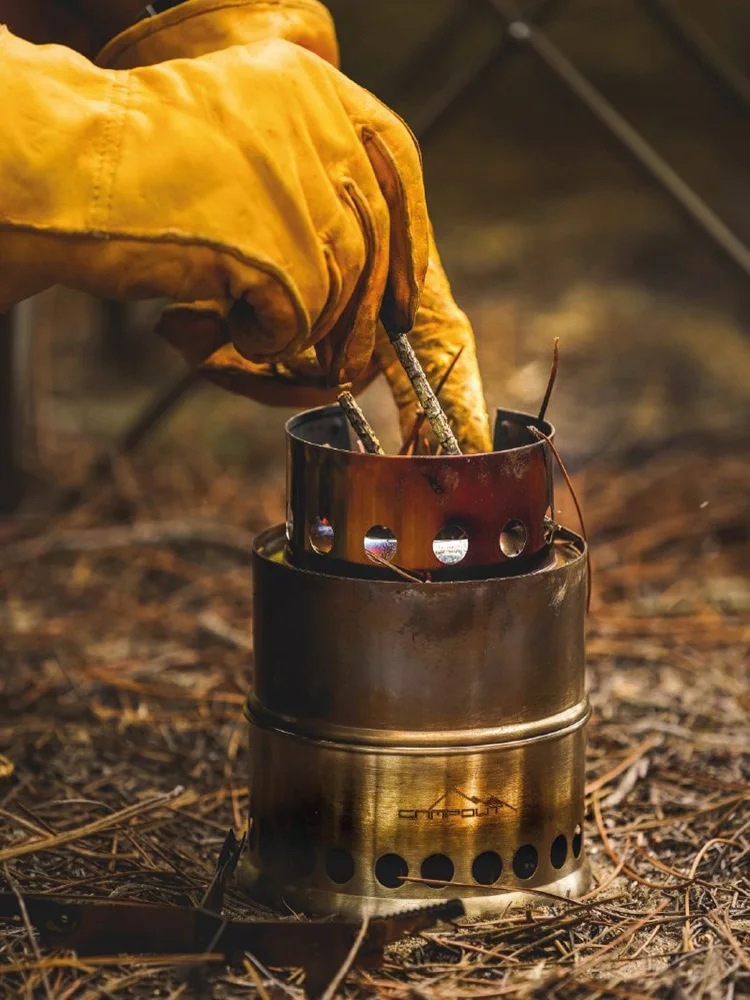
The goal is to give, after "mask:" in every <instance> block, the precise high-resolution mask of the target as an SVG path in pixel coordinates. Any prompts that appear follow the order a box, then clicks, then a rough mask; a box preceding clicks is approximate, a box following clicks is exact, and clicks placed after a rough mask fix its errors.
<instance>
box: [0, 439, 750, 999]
mask: <svg viewBox="0 0 750 1000" xmlns="http://www.w3.org/2000/svg"><path fill="white" fill-rule="evenodd" d="M747 444H748V440H747V438H746V437H745V436H742V435H740V436H738V437H737V438H736V439H735V440H734V441H731V442H730V441H725V442H723V443H719V442H715V443H714V445H713V446H712V448H711V449H710V450H707V449H700V448H694V447H692V448H691V447H683V446H676V447H674V448H673V449H668V450H662V451H659V453H658V454H657V455H655V456H654V457H652V458H650V459H645V460H641V461H639V463H638V465H637V466H630V467H622V466H619V467H618V466H605V465H600V466H595V465H591V466H589V467H587V469H586V470H585V472H582V473H580V474H579V475H578V476H577V483H578V488H579V490H580V493H581V496H582V499H583V502H584V506H585V509H586V511H587V514H588V530H589V534H590V538H591V541H592V545H593V552H594V581H595V590H594V600H593V605H592V613H591V616H590V618H589V624H588V663H589V684H590V688H591V695H592V699H593V705H594V716H593V719H592V721H591V723H590V726H589V740H590V745H589V753H588V793H587V801H588V814H587V825H586V844H587V850H588V851H589V854H590V857H591V859H592V862H593V866H594V870H595V873H596V880H597V881H596V887H595V888H594V889H593V891H592V892H591V893H590V895H589V897H587V899H586V900H584V901H583V902H582V903H567V904H564V905H560V906H552V907H549V908H548V907H546V906H545V901H544V900H540V905H539V906H538V907H534V908H533V909H531V910H530V911H529V912H528V913H527V914H526V915H524V916H522V917H518V916H511V915H506V916H504V917H502V916H500V917H498V918H497V919H495V920H484V921H482V922H479V923H475V924H470V923H468V924H466V923H465V924H460V925H458V926H455V927H440V928H438V929H436V930H435V931H434V932H431V933H429V934H427V935H424V936H423V937H422V938H420V939H415V940H414V941H413V942H412V943H411V944H410V945H409V947H407V948H403V947H402V948H399V949H396V950H395V951H394V953H393V954H391V955H390V956H389V958H388V961H387V962H386V964H385V965H384V966H383V967H382V968H381V969H379V970H377V971H374V972H373V971H371V972H358V971H356V970H355V971H353V972H352V973H350V975H349V977H348V978H347V980H346V984H345V986H343V987H342V988H341V990H340V992H339V994H338V995H341V996H357V997H359V996H362V997H365V996H375V995H377V996H381V997H394V998H399V997H403V998H405V1000H406V998H411V997H417V996H419V997H427V996H429V997H436V998H437V997H445V998H453V997H464V996H466V997H470V996H476V997H489V996H511V997H516V996H517V997H548V996H556V997H573V996H607V997H609V996H613V997H628V998H636V997H664V998H667V997H669V998H678V997H679V998H682V997H696V998H698V997H711V998H713V997H717V998H726V997H734V996H736V997H739V996H743V995H748V994H749V993H750V947H749V946H750V879H749V878H748V872H750V785H749V784H748V778H749V777H750V770H749V768H748V761H749V760H750V742H749V741H748V726H747V713H748V709H750V700H748V691H749V690H750V688H749V687H748V656H747V651H748V645H749V644H750V586H749V585H748V577H747V572H746V567H747V561H748V557H750V538H749V537H748V521H747V495H748V490H749V489H750V468H748V463H747V461H746V449H747ZM183 448H185V443H184V442H183ZM191 498H192V499H191ZM281 502H282V498H281V484H280V483H279V482H278V481H277V480H271V481H270V482H268V483H267V484H264V483H263V482H259V481H258V480H257V479H256V478H255V477H254V476H253V475H252V474H247V473H245V474H243V473H242V472H241V471H238V469H237V468H234V469H231V470H230V471H226V472H223V473H222V472H217V470H216V468H215V467H209V468H208V469H206V468H205V467H202V464H201V461H197V460H196V456H195V454H194V453H191V452H190V451H189V450H185V451H184V452H183V454H182V456H181V457H180V460H179V461H178V460H177V457H176V456H175V457H173V460H172V461H165V462H164V463H162V464H159V465H157V464H154V463H153V461H152V460H151V457H145V456H144V457H143V458H142V459H138V460H136V461H134V462H128V463H122V464H121V465H120V467H119V468H118V473H117V483H116V485H115V486H113V487H110V488H107V489H105V490H104V492H103V493H101V494H100V495H98V496H97V497H94V498H92V499H91V500H89V501H88V502H87V503H86V504H85V505H84V506H83V507H82V508H80V509H79V510H77V511H76V512H74V513H73V514H72V515H69V516H68V517H67V518H66V519H65V520H64V521H62V522H58V523H57V524H55V525H48V526H47V527H46V528H45V529H44V530H43V531H42V532H37V533H36V534H34V535H32V536H29V537H15V539H13V538H11V537H10V536H11V535H16V536H17V534H18V532H17V527H16V529H15V531H13V530H12V529H10V528H8V529H6V539H5V545H4V547H3V549H2V559H1V560H0V567H1V568H0V587H2V594H3V603H2V611H1V612H0V642H1V643H2V650H3V653H2V664H3V670H2V675H1V676H2V679H1V680H0V685H1V690H2V696H1V697H0V705H1V706H2V716H1V717H0V752H2V754H3V757H2V758H0V763H1V764H2V770H1V771H0V816H1V817H2V822H1V823H0V860H2V863H3V865H4V868H3V873H4V881H6V883H7V882H8V881H10V880H12V884H13V885H15V886H16V887H17V889H18V890H19V891H21V892H24V891H25V892H32V891H34V892H38V891H44V892H57V893H66V892H68V893H70V892H75V893H88V894H91V895H94V896H123V897H129V898H138V899H143V900H151V901H170V902H177V903H180V902H186V901H188V900H190V901H193V902H195V901H197V899H198V898H199V897H200V895H201V893H202V891H203V889H204V888H205V885H206V883H207V882H208V880H209V878H210V875H211V871H212V867H213V864H214V863H215V860H216V856H217V853H218V850H219V847H220V845H221V843H222V841H223V839H224V835H225V833H226V831H227V829H228V828H229V827H231V826H234V827H235V828H237V829H239V828H241V827H242V825H243V823H244V819H245V809H246V804H247V794H248V788H247V761H246V756H245V723H244V721H243V717H242V702H243V699H244V697H245V692H246V690H247V683H248V676H249V673H250V671H251V670H252V642H251V638H250V630H249V620H250V596H251V584H250V575H249V567H248V550H249V545H250V540H251V538H252V535H253V533H254V532H255V531H256V530H257V529H259V528H260V527H262V526H264V525H266V524H268V523H269V522H271V521H273V520H276V519H278V516H279V512H280V510H281ZM561 506H562V507H563V508H565V509H567V506H568V505H567V504H566V503H565V502H563V501H562V496H561ZM564 516H565V518H566V520H569V521H570V517H569V516H568V515H567V514H565V515H564ZM571 523H572V522H571ZM149 526H150V527H149ZM177 786H181V788H182V791H180V792H179V793H177V795H176V797H173V798H172V799H171V800H169V801H168V802H164V800H163V798H160V797H163V796H164V795H165V794H166V793H169V792H170V791H172V790H173V789H175V788H176V787H177ZM134 804H135V805H138V804H140V806H141V808H142V814H139V812H138V810H136V815H135V816H132V814H131V813H129V812H128V813H126V814H125V817H126V818H125V819H123V820H121V819H120V818H119V817H120V814H121V811H122V810H123V809H127V808H128V807H130V806H133V805H134ZM95 820H102V821H104V822H103V825H102V830H101V832H99V833H97V834H95V835H90V836H87V837H85V838H79V837H78V836H77V835H76V834H75V833H74V832H73V831H76V830H77V829H78V828H80V827H81V826H82V825H84V824H86V823H90V822H92V821H95ZM66 831H68V832H71V834H70V840H69V842H68V843H67V844H65V845H63V846H54V845H53V847H52V848H50V849H46V850H35V851H33V853H30V854H29V853H24V845H25V844H27V843H28V842H29V841H31V840H34V839H37V838H40V837H41V838H48V837H52V836H55V835H58V834H61V833H65V832H66ZM229 912H230V913H231V914H232V915H240V914H253V913H256V914H257V912H258V911H257V908H254V907H252V906H251V905H250V904H248V903H247V902H245V901H243V900H242V899H241V897H239V896H238V895H236V894H233V895H232V896H231V898H230V903H229ZM289 919H296V918H295V917H293V916H290V917H289ZM293 961H294V957H293V956H290V962H292V963H293ZM45 978H46V983H47V985H48V986H49V989H50V991H51V995H52V996H54V997H60V998H62V997H75V998H77V1000H78V998H84V997H85V998H87V1000H91V998H93V997H98V996H111V995H117V996H143V997H147V996H157V995H160V996H169V997H177V996H183V995H184V996H216V997H243V996H258V997H266V996H274V997H275V996H282V995H290V996H301V993H300V991H299V988H298V983H299V974H298V973H297V974H295V973H294V971H291V972H290V971H289V970H279V969H274V970H269V971H268V972H267V973H263V974H262V976H261V984H259V983H258V981H257V980H258V976H257V973H255V974H253V973H252V970H250V971H247V970H245V971H244V972H243V971H236V970H234V971H227V970H225V969H223V968H221V967H216V966H211V965H208V966H206V967H205V968H204V970H203V973H202V975H201V976H200V977H199V978H198V979H197V980H196V977H195V972H194V971H193V973H192V974H191V975H190V976H188V974H187V972H186V967H185V965H184V963H182V964H180V963H179V962H177V961H176V960H174V959H173V960H171V961H170V960H163V961H159V960H158V959H155V960H153V961H151V962H149V963H145V962H144V960H143V959H138V958H134V959H129V960H127V961H124V960H118V959H114V958H113V959H112V960H111V961H109V962H106V963H104V964H103V965H99V964H92V963H91V962H87V961H85V960H80V961H76V960H75V959H72V958H71V957H69V956H66V955H57V956H56V955H45V956H43V957H42V958H41V960H40V958H39V956H37V955H36V954H35V951H34V947H33V944H32V942H31V941H30V940H29V937H28V935H27V932H26V931H25V930H24V928H23V927H22V926H19V927H18V928H17V929H16V930H13V931H10V932H7V933H5V934H4V935H3V937H2V940H1V941H0V995H3V996H8V997H16V996H20V995H24V996H40V997H41V996H47V995H49V994H47V993H46V992H45V991H46V989H47V987H46V986H45Z"/></svg>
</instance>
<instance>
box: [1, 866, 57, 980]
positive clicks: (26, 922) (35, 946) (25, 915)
mask: <svg viewBox="0 0 750 1000" xmlns="http://www.w3.org/2000/svg"><path fill="white" fill-rule="evenodd" d="M3 871H4V872H5V880H6V882H7V883H8V885H9V886H10V888H11V891H12V892H13V895H14V896H15V897H16V900H17V901H18V909H19V910H20V911H21V919H22V920H23V926H24V927H25V928H26V934H27V936H28V938H29V942H30V944H31V950H32V951H33V952H34V957H35V958H36V960H37V962H41V961H42V953H41V951H40V950H39V942H38V941H37V939H36V934H35V933H34V928H33V927H32V925H31V920H30V919H29V911H28V910H27V909H26V903H25V902H24V899H23V895H22V894H21V890H20V889H19V888H18V885H17V884H16V881H15V879H14V878H13V876H12V875H11V873H10V868H9V867H8V862H7V861H6V862H5V863H4V865H3ZM40 971H41V976H42V982H43V983H44V991H45V993H46V994H47V997H48V1000H53V997H52V990H51V989H50V985H49V979H48V978H47V970H46V969H41V970H40Z"/></svg>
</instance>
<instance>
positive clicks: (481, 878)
mask: <svg viewBox="0 0 750 1000" xmlns="http://www.w3.org/2000/svg"><path fill="white" fill-rule="evenodd" d="M502 873H503V859H502V858H501V857H500V855H499V854H498V853H497V852H496V851H484V852H483V853H482V854H479V855H477V857H476V858H474V864H473V865H472V866H471V874H472V876H473V878H474V881H475V882H478V883H479V884H480V885H494V884H495V882H497V880H498V879H499V878H500V876H501V875H502Z"/></svg>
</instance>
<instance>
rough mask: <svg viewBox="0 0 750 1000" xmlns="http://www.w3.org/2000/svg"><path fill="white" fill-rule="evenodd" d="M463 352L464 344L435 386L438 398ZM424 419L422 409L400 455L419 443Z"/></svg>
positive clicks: (405, 453)
mask: <svg viewBox="0 0 750 1000" xmlns="http://www.w3.org/2000/svg"><path fill="white" fill-rule="evenodd" d="M463 353H464V347H463V344H462V345H461V347H459V349H458V350H457V351H456V353H455V354H454V355H453V357H452V358H451V360H450V362H449V364H448V367H447V368H446V369H445V371H444V372H443V374H442V375H441V376H440V381H439V382H438V384H437V385H436V386H435V395H436V397H437V398H438V400H439V399H440V393H441V392H442V391H443V388H444V387H445V383H446V382H447V381H448V379H449V378H450V377H451V375H452V374H453V369H454V368H455V367H456V365H457V364H458V361H459V359H460V357H461V355H462V354H463ZM424 420H425V416H424V412H423V411H422V410H420V411H419V412H418V413H417V415H416V416H415V418H414V423H413V424H412V428H411V430H410V431H409V433H408V434H407V435H406V440H405V441H404V443H403V444H402V445H401V448H400V450H399V455H409V454H411V449H412V448H414V447H415V445H416V443H417V439H418V438H419V432H420V431H421V430H422V424H423V423H424Z"/></svg>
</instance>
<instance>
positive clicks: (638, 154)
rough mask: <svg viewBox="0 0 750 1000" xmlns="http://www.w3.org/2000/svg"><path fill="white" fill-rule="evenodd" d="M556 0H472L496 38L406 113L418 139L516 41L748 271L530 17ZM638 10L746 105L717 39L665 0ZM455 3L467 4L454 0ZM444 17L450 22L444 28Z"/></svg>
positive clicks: (742, 251)
mask: <svg viewBox="0 0 750 1000" xmlns="http://www.w3.org/2000/svg"><path fill="white" fill-rule="evenodd" d="M560 2H561V0H530V2H528V3H527V4H526V5H525V6H524V7H523V9H522V10H520V11H519V9H518V8H517V7H515V6H514V5H513V4H512V3H509V2H508V0H473V4H474V16H476V15H477V12H478V11H479V10H481V9H482V8H484V9H485V10H486V9H487V8H489V9H490V10H491V11H492V13H494V14H495V15H496V16H497V17H498V18H499V20H500V21H501V23H502V27H501V34H500V37H499V39H498V42H497V44H496V45H495V46H494V47H493V48H492V49H491V51H490V52H489V53H487V54H483V55H482V56H481V57H480V58H478V59H477V60H476V62H474V63H471V64H469V65H468V66H465V67H462V68H461V69H460V70H458V71H457V72H456V73H455V74H454V75H453V76H452V77H451V78H450V79H449V80H448V81H447V82H446V83H445V84H444V85H443V86H441V87H440V88H438V89H437V90H436V91H435V92H434V93H433V94H432V96H431V97H430V98H428V100H427V101H426V102H425V104H424V105H423V107H422V109H421V110H420V111H419V112H417V114H416V116H414V117H413V119H412V127H413V129H414V132H415V134H416V135H417V137H418V138H419V140H420V141H421V142H422V144H423V145H424V144H425V143H426V142H428V141H430V140H431V139H433V138H434V136H435V135H436V133H437V131H438V129H439V128H441V127H444V126H445V124H446V122H447V121H448V119H449V116H450V114H451V113H452V112H454V111H455V110H456V109H457V108H458V107H459V105H460V103H461V101H462V100H464V99H465V98H466V97H467V96H468V95H469V94H470V93H471V92H472V91H473V90H474V88H475V87H476V86H477V85H478V84H479V83H481V82H482V80H483V79H484V78H485V76H486V74H487V73H488V72H489V71H490V70H492V69H493V68H495V67H496V66H499V65H500V64H501V62H502V61H504V59H505V58H507V56H508V55H510V54H511V53H513V52H518V51H521V50H522V49H523V48H526V49H528V51H529V52H530V53H531V54H532V55H533V56H534V57H535V58H536V60H537V61H538V62H539V63H540V64H541V65H542V66H543V67H544V68H545V69H546V70H547V71H548V72H549V73H551V75H552V76H553V77H554V79H555V80H556V81H557V82H558V83H560V84H561V85H562V86H563V87H564V88H565V89H566V90H567V92H568V93H569V94H571V95H572V96H573V97H575V98H576V100H577V101H578V102H579V103H580V104H581V105H583V107H584V108H586V110H587V111H589V112H590V113H591V114H592V115H593V116H594V118H595V119H596V120H597V122H598V123H599V124H600V125H601V126H602V127H603V128H604V129H605V130H606V132H607V133H608V134H609V135H610V136H611V137H612V138H614V139H615V140H616V141H617V142H618V144H619V145H620V147H621V148H623V149H624V150H625V151H626V152H627V153H628V154H629V155H630V156H631V158H632V159H633V160H634V161H635V162H636V164H637V165H638V166H639V167H640V168H641V169H642V170H643V171H644V172H645V173H646V175H647V176H648V177H649V178H650V179H651V180H652V181H653V182H654V183H655V184H656V186H657V187H658V188H659V189H660V190H661V191H662V192H663V193H664V194H665V195H667V196H668V197H669V198H670V199H671V200H672V201H673V202H674V203H676V205H677V206H678V207H679V208H680V209H681V210H682V212H683V213H684V214H685V215H686V216H687V217H688V218H689V219H690V221H692V222H693V223H694V224H695V225H696V226H697V228H698V229H699V230H700V231H701V232H702V233H703V234H704V235H705V236H706V237H708V239H709V240H710V241H711V243H712V244H713V246H715V247H716V248H718V249H719V250H720V251H721V252H722V253H723V254H724V256H725V257H726V258H727V259H729V260H730V261H731V262H732V263H733V264H734V265H735V266H737V267H738V268H739V269H740V270H741V271H742V273H743V274H744V275H745V276H746V277H750V248H748V247H747V246H746V244H745V243H744V242H743V241H742V240H741V239H740V238H739V237H738V236H737V235H736V234H735V233H734V232H733V231H732V230H731V229H730V227H729V226H728V225H727V224H726V223H725V222H724V221H723V220H722V219H721V218H719V216H718V215H717V214H716V213H715V212H714V211H713V209H712V208H711V207H710V206H709V205H708V204H707V203H706V202H705V201H704V200H703V199H702V198H701V197H700V195H698V194H697V193H696V192H695V191H694V190H693V188H691V187H690V185H689V184H687V183H686V181H685V180H684V179H683V178H682V177H681V176H680V174H679V173H678V172H677V171H676V170H675V169H674V168H673V167H671V166H670V164H669V163H668V162H667V161H666V160H665V159H664V158H663V157H662V156H660V154H659V153H658V152H657V151H656V150H655V149H654V148H653V146H651V145H650V144H649V143H648V142H647V141H646V140H645V139H644V137H643V136H642V135H641V134H640V133H639V132H638V130H637V129H636V128H634V127H633V126H632V125H631V124H630V122H628V121H627V119H626V118H624V117H623V115H621V114H620V113H619V112H618V111H617V110H616V109H615V108H614V106H613V105H612V104H610V103H609V101H608V100H607V99H606V98H605V97H604V95H603V94H602V93H601V92H600V91H599V90H598V89H597V88H596V87H595V86H594V85H593V84H592V83H591V82H590V81H589V80H588V79H587V78H586V77H585V76H584V75H583V74H582V73H581V72H580V70H578V69H577V68H576V67H575V66H574V65H573V63H572V62H571V61H570V60H569V59H568V58H567V57H566V56H565V55H564V54H563V52H562V51H561V50H560V49H559V48H558V47H557V46H556V45H555V44H554V43H553V42H552V41H551V40H550V39H549V38H548V37H547V36H546V35H545V34H544V33H543V32H542V30H541V29H540V28H539V27H538V25H537V23H536V22H538V21H540V20H541V19H542V18H544V17H547V16H549V14H550V13H551V12H552V8H553V7H554V6H555V5H556V4H557V5H559V4H560ZM636 2H637V3H638V4H639V5H640V6H642V7H643V9H644V10H645V12H646V13H647V14H649V15H651V16H652V17H653V18H655V19H657V20H658V21H659V23H660V24H661V25H662V26H663V27H664V28H665V29H666V30H667V31H668V33H669V35H670V37H671V38H672V39H673V40H675V41H676V42H677V43H678V44H679V46H680V47H681V48H682V50H683V51H684V52H685V53H686V54H687V55H688V56H689V57H690V58H691V59H693V60H694V61H695V62H696V64H697V65H698V66H699V67H700V68H701V69H702V70H704V71H705V72H706V73H707V75H708V76H709V77H710V79H711V81H712V82H714V83H716V84H718V85H719V87H720V89H721V92H722V94H723V95H724V96H725V97H729V98H731V100H732V101H733V103H735V104H738V105H739V106H740V107H741V108H742V109H743V110H745V111H750V80H748V78H747V77H746V76H745V75H744V74H743V73H742V72H741V71H740V70H739V69H738V68H737V67H736V66H734V65H733V64H732V62H731V61H730V60H729V59H728V58H727V57H726V56H725V54H724V53H723V52H722V50H721V49H720V47H719V46H718V45H716V43H715V42H713V41H712V40H711V39H710V38H709V36H708V35H706V33H705V32H704V31H703V29H702V28H700V27H699V26H698V25H697V24H695V22H693V21H692V20H691V19H690V18H688V17H687V15H685V14H684V13H682V12H681V11H680V9H679V8H678V7H676V6H675V5H674V3H672V2H671V0H636ZM459 7H466V3H465V0H460V2H459ZM469 22H470V18H468V17H466V16H463V17H462V18H461V19H460V20H458V19H457V16H456V14H455V13H454V14H453V15H451V16H450V17H449V19H448V20H447V21H446V23H445V24H444V25H441V26H439V27H438V29H437V30H436V31H435V33H434V35H433V36H432V37H431V38H430V39H428V40H427V41H426V42H424V43H423V44H422V45H420V47H419V49H418V51H417V52H416V53H415V55H414V57H413V58H412V60H410V64H409V66H407V68H406V69H405V70H402V72H401V73H400V74H399V79H401V80H413V79H414V78H415V73H414V70H415V69H416V68H418V67H421V66H424V65H425V62H426V60H427V59H428V58H431V59H435V58H438V59H439V58H440V57H441V55H443V54H445V53H447V51H448V50H449V48H450V46H452V45H453V44H454V41H455V33H456V26H458V27H460V28H462V29H463V28H465V27H467V26H468V24H469ZM446 25H447V26H448V27H449V28H450V30H449V31H448V30H446Z"/></svg>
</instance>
